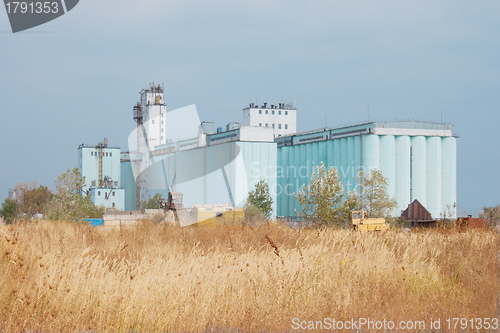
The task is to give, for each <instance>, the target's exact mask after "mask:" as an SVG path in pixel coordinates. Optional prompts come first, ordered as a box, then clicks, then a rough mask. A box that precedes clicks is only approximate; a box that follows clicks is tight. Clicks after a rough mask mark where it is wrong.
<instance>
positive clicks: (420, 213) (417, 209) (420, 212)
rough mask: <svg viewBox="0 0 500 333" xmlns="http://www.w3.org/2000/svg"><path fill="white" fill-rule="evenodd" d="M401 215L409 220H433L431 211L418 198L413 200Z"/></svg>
mask: <svg viewBox="0 0 500 333" xmlns="http://www.w3.org/2000/svg"><path fill="white" fill-rule="evenodd" d="M401 217H403V218H405V219H406V220H407V221H428V220H432V216H431V213H429V211H428V210H427V209H425V207H424V206H423V205H422V204H421V203H420V202H419V201H418V200H417V199H415V200H413V202H412V203H411V204H409V205H408V208H406V209H405V211H404V212H403V214H401Z"/></svg>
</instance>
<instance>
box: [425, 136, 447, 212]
mask: <svg viewBox="0 0 500 333" xmlns="http://www.w3.org/2000/svg"><path fill="white" fill-rule="evenodd" d="M441 161H442V154H441V138H440V137H437V136H432V137H428V138H427V210H428V211H429V213H431V215H432V217H433V218H438V217H440V216H441V215H442V213H443V211H442V208H441V206H442V203H441V202H442V201H441V198H442V193H443V187H442V179H441V174H442V162H441Z"/></svg>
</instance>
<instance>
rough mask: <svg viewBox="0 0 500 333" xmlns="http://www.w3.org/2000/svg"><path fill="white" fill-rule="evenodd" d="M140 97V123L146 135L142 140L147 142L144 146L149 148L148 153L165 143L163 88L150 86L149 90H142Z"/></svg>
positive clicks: (165, 111) (165, 107)
mask: <svg viewBox="0 0 500 333" xmlns="http://www.w3.org/2000/svg"><path fill="white" fill-rule="evenodd" d="M140 95H141V102H140V105H141V112H142V117H143V118H142V123H143V126H144V131H145V133H146V136H144V137H143V138H142V139H143V140H147V141H146V142H145V144H146V145H147V146H148V147H149V151H153V150H154V147H156V146H158V145H162V144H165V143H166V133H165V114H166V113H167V106H166V105H165V101H164V99H163V98H164V95H163V87H161V86H160V85H158V86H151V87H150V88H149V89H144V90H142V91H141V93H140Z"/></svg>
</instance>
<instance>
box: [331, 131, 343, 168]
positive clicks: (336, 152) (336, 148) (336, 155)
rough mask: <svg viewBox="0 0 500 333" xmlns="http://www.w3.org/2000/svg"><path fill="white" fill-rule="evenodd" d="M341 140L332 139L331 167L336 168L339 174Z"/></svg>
mask: <svg viewBox="0 0 500 333" xmlns="http://www.w3.org/2000/svg"><path fill="white" fill-rule="evenodd" d="M341 142H342V141H341V139H334V140H333V167H335V168H337V169H338V171H339V172H340V165H341V163H342V162H341V160H342V158H341V151H342V146H341Z"/></svg>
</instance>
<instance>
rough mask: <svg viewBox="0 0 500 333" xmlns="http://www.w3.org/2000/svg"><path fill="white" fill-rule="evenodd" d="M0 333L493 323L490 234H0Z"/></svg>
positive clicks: (47, 229)
mask: <svg viewBox="0 0 500 333" xmlns="http://www.w3.org/2000/svg"><path fill="white" fill-rule="evenodd" d="M0 230H1V231H0V235H1V236H0V244H1V245H0V246H1V248H0V251H1V252H0V269H1V271H0V278H1V280H0V306H1V308H0V331H5V332H19V331H54V332H55V331H57V332H62V331H65V332H69V331H85V330H91V331H102V332H117V331H122V332H123V331H148V332H152V331H155V332H156V331H206V330H210V329H212V328H217V329H222V330H224V329H229V328H231V329H239V330H244V331H283V330H289V329H291V328H292V319H293V318H300V319H301V320H322V319H324V318H326V317H329V318H335V319H336V320H348V319H350V318H360V317H364V318H371V319H373V320H379V319H386V320H393V321H401V320H429V319H430V318H449V317H459V318H464V317H465V318H485V317H488V318H491V317H493V315H494V311H495V305H496V302H497V295H498V293H499V289H500V286H499V279H498V275H499V272H498V266H497V253H498V249H499V238H498V236H497V234H496V233H495V232H494V231H490V230H485V231H481V232H473V231H469V232H465V233H457V232H454V231H450V232H448V233H440V232H436V231H427V232H421V233H401V232H393V231H391V232H385V233H371V234H363V233H353V232H350V231H347V230H333V229H325V230H312V229H311V230H308V229H303V230H300V231H299V230H293V229H290V228H287V227H283V226H278V225H263V226H261V227H258V228H250V227H226V228H221V229H198V228H176V227H171V226H167V225H154V224H151V223H143V224H141V225H138V226H135V227H131V228H127V229H118V228H117V229H106V228H99V227H98V228H95V227H90V226H84V225H76V224H73V223H66V222H37V223H32V224H21V225H16V226H8V227H2V228H1V229H0Z"/></svg>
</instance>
